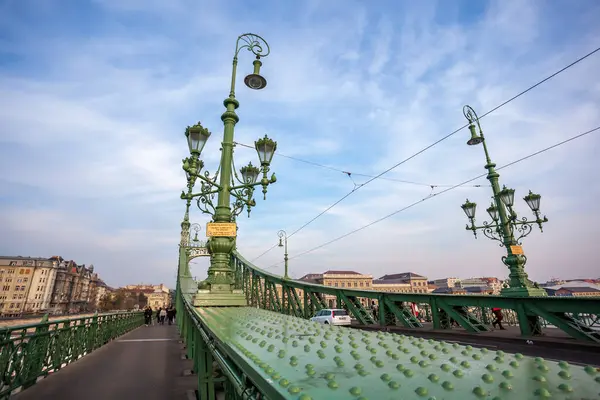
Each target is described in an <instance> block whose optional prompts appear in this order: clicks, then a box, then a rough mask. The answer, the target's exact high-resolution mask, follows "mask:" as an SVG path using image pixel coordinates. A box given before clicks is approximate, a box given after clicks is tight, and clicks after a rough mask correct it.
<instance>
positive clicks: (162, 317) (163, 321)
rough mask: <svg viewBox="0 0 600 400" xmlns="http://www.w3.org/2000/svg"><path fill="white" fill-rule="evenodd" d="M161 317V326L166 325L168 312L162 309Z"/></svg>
mask: <svg viewBox="0 0 600 400" xmlns="http://www.w3.org/2000/svg"><path fill="white" fill-rule="evenodd" d="M159 317H160V324H161V325H164V324H165V318H166V317H167V310H166V309H164V308H161V309H160V314H159Z"/></svg>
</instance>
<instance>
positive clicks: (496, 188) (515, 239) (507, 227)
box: [461, 106, 548, 296]
mask: <svg viewBox="0 0 600 400" xmlns="http://www.w3.org/2000/svg"><path fill="white" fill-rule="evenodd" d="M463 114H464V115H465V118H467V120H468V121H469V131H470V133H471V139H469V141H468V142H467V144H468V145H470V146H474V145H477V144H480V143H483V151H484V153H485V160H486V164H485V168H486V169H487V170H488V175H487V179H488V180H489V181H490V183H491V184H492V185H491V186H492V192H493V194H494V195H493V197H492V204H491V205H490V207H488V208H487V209H486V211H487V212H488V214H489V215H490V218H491V222H487V221H485V222H483V225H482V226H476V225H475V210H476V208H477V204H475V203H472V202H470V201H469V200H468V199H467V201H466V202H465V204H463V205H462V206H461V208H462V209H463V211H464V212H465V214H466V215H467V218H468V219H469V224H468V225H467V227H466V229H467V230H470V231H472V232H473V234H474V235H475V237H477V231H478V230H481V231H483V234H484V235H485V236H486V237H488V238H490V239H492V240H497V241H499V242H500V246H504V247H506V252H507V255H506V256H503V257H502V262H503V263H504V264H505V265H506V266H508V268H509V270H510V274H509V287H508V288H505V289H503V290H502V294H503V295H510V296H546V291H545V290H544V289H541V288H538V287H535V286H534V284H533V282H531V281H530V280H529V279H528V277H527V273H526V272H525V268H524V267H525V263H526V262H527V257H525V255H524V254H523V249H522V247H521V239H522V238H524V237H525V236H527V235H529V234H530V233H531V231H532V228H533V224H534V223H537V225H538V226H539V228H540V231H541V230H542V224H543V223H545V222H548V218H546V217H545V216H544V217H543V218H541V217H540V211H539V209H540V199H541V196H540V195H539V194H534V193H532V192H531V191H530V192H529V194H528V195H527V196H525V197H524V199H523V200H525V202H526V203H527V205H528V206H529V208H531V210H532V211H533V213H534V215H535V220H533V221H530V220H528V219H527V218H525V217H523V218H521V219H519V218H518V216H517V213H516V212H515V210H514V208H513V206H514V200H515V191H514V189H509V188H507V187H506V186H504V187H503V188H502V190H501V189H500V184H499V183H498V178H500V175H499V174H498V173H497V172H496V170H495V167H496V164H494V163H493V162H492V161H491V159H490V155H489V152H488V149H487V145H486V142H485V137H484V135H483V131H482V129H481V125H480V124H479V117H478V116H477V114H476V113H475V110H473V109H472V108H471V107H469V106H465V107H464V108H463ZM475 125H477V126H475ZM478 131H479V132H478Z"/></svg>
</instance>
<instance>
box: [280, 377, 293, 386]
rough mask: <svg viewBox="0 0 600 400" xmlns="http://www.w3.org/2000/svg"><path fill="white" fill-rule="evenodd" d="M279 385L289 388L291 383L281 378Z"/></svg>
mask: <svg viewBox="0 0 600 400" xmlns="http://www.w3.org/2000/svg"><path fill="white" fill-rule="evenodd" d="M279 384H280V385H281V386H283V387H288V386H289V385H290V381H288V380H287V379H285V378H281V380H280V381H279Z"/></svg>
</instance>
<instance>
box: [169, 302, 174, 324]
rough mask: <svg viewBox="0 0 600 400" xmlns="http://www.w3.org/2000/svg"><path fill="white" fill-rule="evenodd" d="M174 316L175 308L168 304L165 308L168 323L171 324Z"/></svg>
mask: <svg viewBox="0 0 600 400" xmlns="http://www.w3.org/2000/svg"><path fill="white" fill-rule="evenodd" d="M174 317H175V310H174V309H173V306H170V307H169V308H168V309H167V321H169V325H171V324H172V323H173V318H174Z"/></svg>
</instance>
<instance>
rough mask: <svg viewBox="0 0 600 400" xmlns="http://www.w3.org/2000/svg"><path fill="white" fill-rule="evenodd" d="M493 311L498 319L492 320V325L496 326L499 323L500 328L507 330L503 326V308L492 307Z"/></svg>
mask: <svg viewBox="0 0 600 400" xmlns="http://www.w3.org/2000/svg"><path fill="white" fill-rule="evenodd" d="M492 313H493V314H494V316H495V317H496V319H495V320H494V321H492V326H493V327H494V328H495V327H496V325H498V328H500V329H501V330H505V329H504V327H503V326H502V320H503V319H504V315H502V309H501V308H492Z"/></svg>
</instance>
